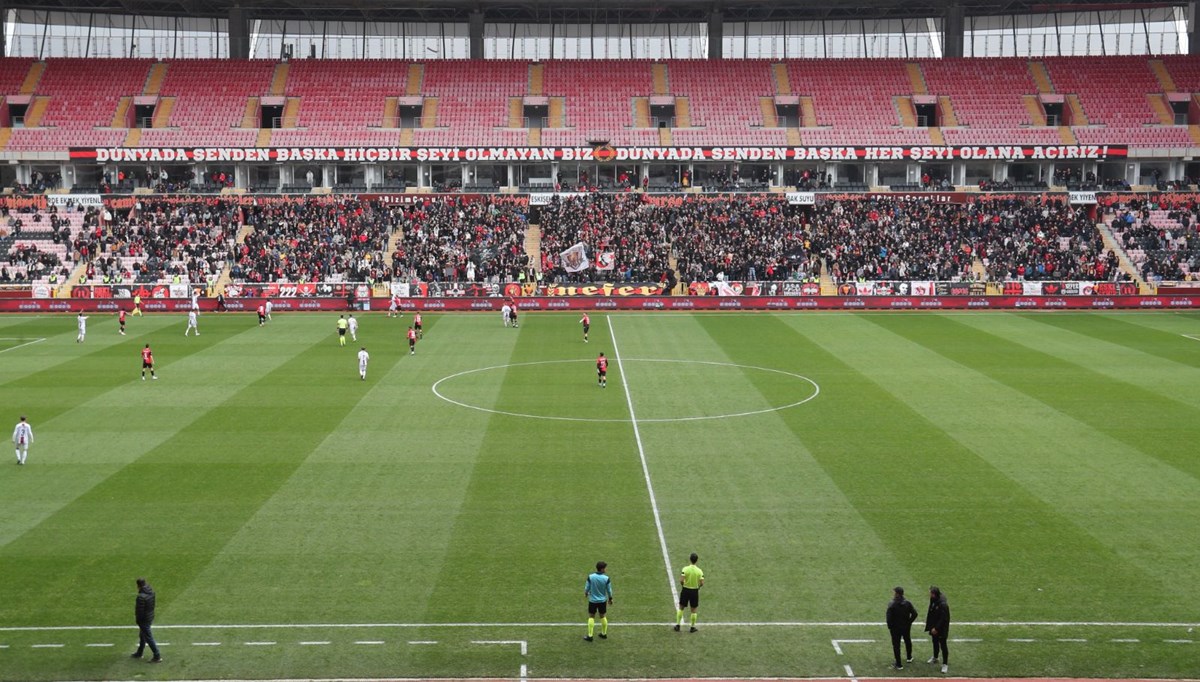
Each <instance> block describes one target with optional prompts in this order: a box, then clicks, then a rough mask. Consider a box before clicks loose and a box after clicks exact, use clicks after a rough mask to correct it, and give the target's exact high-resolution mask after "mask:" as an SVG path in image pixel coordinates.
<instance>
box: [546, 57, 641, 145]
mask: <svg viewBox="0 0 1200 682" xmlns="http://www.w3.org/2000/svg"><path fill="white" fill-rule="evenodd" d="M651 64H652V62H649V61H646V60H640V59H634V60H622V61H621V62H619V63H616V62H609V61H593V60H578V59H568V60H563V61H556V62H547V63H546V65H545V71H544V76H543V82H544V86H543V87H544V91H545V93H546V94H547V95H549V96H551V97H556V96H557V97H565V98H566V118H567V127H568V128H570V129H571V131H570V133H569V134H566V135H554V131H552V130H551V131H543V133H542V142H543V144H547V143H549V142H548V140H551V139H553V140H555V142H553V143H552V144H571V145H584V144H586V143H587V141H588V140H596V139H606V140H608V141H609V142H611V143H612V144H614V145H618V146H620V145H645V144H652V145H654V146H657V145H658V132H657V131H655V130H648V131H647V130H634V129H633V106H634V105H633V98H635V97H649V96H650V95H651V94H653V92H654V82H653V78H652V75H651V66H650V65H651ZM651 140H652V141H651Z"/></svg>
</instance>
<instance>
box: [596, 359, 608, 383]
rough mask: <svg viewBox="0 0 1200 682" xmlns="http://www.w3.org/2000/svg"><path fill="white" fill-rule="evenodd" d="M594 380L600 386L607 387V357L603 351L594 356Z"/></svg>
mask: <svg viewBox="0 0 1200 682" xmlns="http://www.w3.org/2000/svg"><path fill="white" fill-rule="evenodd" d="M596 380H597V381H598V382H599V384H600V388H608V358H606V357H604V353H601V354H600V357H598V358H596Z"/></svg>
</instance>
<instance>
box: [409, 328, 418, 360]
mask: <svg viewBox="0 0 1200 682" xmlns="http://www.w3.org/2000/svg"><path fill="white" fill-rule="evenodd" d="M416 352H417V330H415V329H413V328H412V327H409V328H408V354H409V355H415V354H416Z"/></svg>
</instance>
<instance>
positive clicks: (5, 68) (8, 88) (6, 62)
mask: <svg viewBox="0 0 1200 682" xmlns="http://www.w3.org/2000/svg"><path fill="white" fill-rule="evenodd" d="M31 64H33V60H32V59H21V58H19V57H10V58H6V59H0V94H2V95H16V94H19V93H20V92H21V84H22V83H24V82H25V76H26V75H27V74H28V73H29V66H30V65H31Z"/></svg>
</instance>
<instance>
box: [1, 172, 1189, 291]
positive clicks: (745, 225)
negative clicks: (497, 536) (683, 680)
mask: <svg viewBox="0 0 1200 682" xmlns="http://www.w3.org/2000/svg"><path fill="white" fill-rule="evenodd" d="M79 210H80V211H81V212H82V213H83V219H82V224H83V227H82V229H81V230H80V231H79V232H77V233H76V234H74V235H73V236H71V235H70V222H69V221H68V220H67V219H65V218H62V217H60V216H58V215H57V214H55V213H53V212H51V213H50V214H49V215H48V217H47V216H45V215H41V216H40V218H41V220H40V222H39V225H40V228H39V229H38V230H37V231H38V232H45V231H46V230H45V227H46V226H47V225H48V226H49V228H50V233H51V235H53V240H54V241H56V242H59V243H63V244H65V245H66V246H67V258H66V263H71V262H84V263H87V264H88V266H89V267H88V269H87V271H86V272H87V275H86V276H87V277H88V279H89V280H91V281H92V282H97V281H105V282H128V281H176V282H185V281H186V282H189V283H213V282H214V281H215V280H216V278H217V277H218V276H219V275H220V274H221V273H222V272H224V271H225V268H226V267H227V266H228V267H229V274H230V277H231V279H232V280H234V281H237V282H245V283H265V282H275V281H291V282H339V281H357V282H386V281H393V280H395V281H409V282H415V281H424V282H492V283H499V282H506V281H529V280H537V281H543V279H544V280H545V281H549V282H557V283H567V282H579V281H600V280H603V281H612V282H670V283H672V284H673V283H674V282H675V281H683V282H690V281H708V282H712V281H721V280H725V281H780V280H792V281H796V280H807V281H815V280H816V279H818V278H819V277H820V276H821V275H822V274H823V273H824V274H827V275H828V276H829V277H830V278H831V279H832V281H834V282H838V283H841V282H853V281H905V280H908V281H913V280H931V281H935V280H936V281H945V280H984V279H986V280H989V281H1008V280H1042V281H1066V280H1082V281H1109V280H1115V279H1119V278H1122V277H1124V276H1125V275H1124V273H1122V272H1121V270H1120V267H1119V261H1118V258H1117V255H1116V254H1114V253H1112V252H1111V251H1109V250H1108V249H1106V248H1105V247H1104V243H1103V240H1102V238H1101V233H1100V231H1099V230H1097V229H1096V227H1095V221H1096V220H1097V217H1096V215H1095V214H1094V213H1092V212H1091V209H1090V208H1089V207H1087V206H1072V205H1070V204H1068V203H1067V202H1065V201H1063V200H1060V199H1053V198H1052V199H1044V198H1043V197H1041V196H1036V195H1029V196H1021V197H1013V196H1006V197H993V196H991V195H980V196H979V197H976V198H973V199H972V200H970V201H968V202H966V203H938V202H933V201H928V200H924V199H916V198H912V197H903V196H899V195H897V196H871V197H866V196H864V197H861V198H857V197H856V198H840V199H834V198H832V197H830V198H828V199H827V200H824V201H819V202H818V203H817V204H815V205H792V204H789V203H788V201H787V199H786V197H785V196H784V195H780V194H727V195H703V196H670V197H663V196H656V195H647V194H643V193H637V192H622V193H587V194H579V195H561V196H555V197H554V198H552V199H551V201H550V203H549V204H547V205H544V206H540V207H536V212H537V216H538V221H539V224H540V228H541V254H542V258H541V261H540V262H533V263H530V262H529V259H528V257H527V256H526V252H525V239H526V232H527V227H528V224H527V223H528V212H529V211H530V209H529V208H527V207H526V206H525V204H524V203H523V202H522V201H520V200H519V199H517V198H514V197H506V196H502V195H496V196H485V197H457V196H454V197H426V198H421V199H418V200H416V201H414V202H413V203H405V204H384V203H381V202H376V201H364V200H357V199H352V198H346V197H304V198H299V199H293V200H284V201H251V202H246V201H245V200H243V199H240V198H229V197H225V198H220V197H209V198H195V199H187V198H182V197H176V198H173V199H167V198H153V199H152V198H148V197H147V198H142V199H140V200H139V201H136V202H133V203H132V204H131V205H130V206H129V207H126V208H122V209H112V208H87V209H79ZM6 220H7V222H6V225H7V226H8V228H9V229H10V231H11V233H16V234H18V235H19V233H20V231H21V230H22V229H23V228H25V229H28V228H26V227H25V224H26V223H27V222H29V221H31V220H33V218H32V217H31V216H26V215H21V214H11V215H9V216H7V219H6ZM78 222H79V220H78V219H77V220H76V223H78ZM1196 222H1197V209H1196V206H1195V205H1193V204H1191V203H1176V204H1173V205H1171V206H1169V208H1164V207H1163V206H1159V205H1151V204H1147V203H1144V202H1143V203H1139V202H1138V201H1136V200H1135V201H1132V202H1130V203H1127V204H1125V205H1121V206H1118V207H1117V210H1116V213H1115V215H1114V217H1113V219H1112V224H1113V231H1114V234H1115V235H1116V236H1117V238H1118V239H1119V240H1120V243H1121V244H1122V245H1123V246H1124V247H1125V249H1126V250H1129V251H1134V250H1136V251H1139V252H1144V253H1145V257H1144V258H1143V259H1141V260H1140V261H1139V265H1140V266H1141V267H1142V274H1143V275H1144V276H1145V277H1146V278H1147V279H1168V280H1170V279H1187V278H1189V277H1192V276H1194V275H1193V274H1192V273H1195V272H1198V271H1200V237H1198V236H1197V234H1196ZM243 226H244V227H245V228H246V229H245V237H244V240H243V242H242V243H238V242H237V236H238V231H239V229H241V228H243ZM43 238H45V235H43ZM580 243H582V244H584V245H585V249H586V251H587V253H588V258H589V262H590V266H589V267H586V268H584V269H582V270H580V271H577V272H568V271H567V270H566V269H565V267H564V264H563V263H562V259H561V258H560V257H559V255H560V254H561V253H562V252H564V251H567V250H568V249H570V248H571V247H573V246H574V245H576V244H580ZM10 244H12V242H10ZM9 251H10V255H9V261H10V266H11V267H10V272H9V273H8V276H9V277H10V278H13V277H17V276H21V274H20V273H23V272H28V273H30V275H29V276H30V277H36V276H37V275H39V274H42V275H44V274H46V273H47V272H50V271H55V268H59V267H62V266H63V265H64V263H60V262H59V259H58V256H57V255H56V254H54V253H47V252H46V250H45V249H38V247H37V245H36V240H35V241H34V242H31V243H24V242H22V244H21V245H19V246H18V247H15V248H13V247H11V246H10V249H9ZM388 256H390V259H389V258H388ZM389 260H390V261H391V262H390V263H389ZM65 272H66V269H65V268H64V269H62V270H61V273H65ZM3 277H4V273H0V280H2V279H3Z"/></svg>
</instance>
